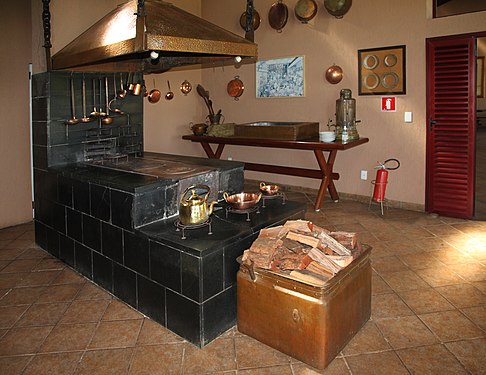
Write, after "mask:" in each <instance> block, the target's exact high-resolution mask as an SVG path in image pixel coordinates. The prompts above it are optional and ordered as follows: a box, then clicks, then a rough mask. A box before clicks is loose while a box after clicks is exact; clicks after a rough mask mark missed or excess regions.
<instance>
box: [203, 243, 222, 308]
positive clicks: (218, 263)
mask: <svg viewBox="0 0 486 375" xmlns="http://www.w3.org/2000/svg"><path fill="white" fill-rule="evenodd" d="M202 278H203V279H202V292H203V293H202V294H203V295H202V300H203V301H206V300H207V299H208V298H211V297H212V296H214V295H216V294H218V293H219V292H221V291H222V290H223V249H220V250H218V251H216V252H214V253H212V254H210V255H208V256H205V257H203V258H202Z"/></svg>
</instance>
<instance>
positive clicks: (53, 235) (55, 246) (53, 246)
mask: <svg viewBox="0 0 486 375" xmlns="http://www.w3.org/2000/svg"><path fill="white" fill-rule="evenodd" d="M46 250H47V252H48V253H49V254H51V255H53V256H55V257H56V258H59V233H58V232H57V231H56V230H55V229H52V228H47V241H46Z"/></svg>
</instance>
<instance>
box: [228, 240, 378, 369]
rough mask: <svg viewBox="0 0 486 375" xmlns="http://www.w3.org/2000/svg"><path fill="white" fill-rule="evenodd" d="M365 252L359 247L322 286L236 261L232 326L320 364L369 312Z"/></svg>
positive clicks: (368, 268) (343, 343)
mask: <svg viewBox="0 0 486 375" xmlns="http://www.w3.org/2000/svg"><path fill="white" fill-rule="evenodd" d="M370 251H371V248H370V247H364V250H363V252H362V253H361V254H360V255H359V256H358V257H357V258H356V259H355V260H354V261H353V262H352V263H351V264H349V265H348V266H347V267H346V268H344V269H343V270H342V271H341V272H339V273H338V274H337V275H336V276H334V277H333V278H331V279H330V280H329V281H328V282H327V283H326V284H325V285H324V287H315V286H312V285H309V284H304V283H302V282H299V281H296V280H292V279H289V278H287V277H285V276H281V275H280V274H277V273H274V272H271V271H268V270H263V269H260V268H255V269H253V270H249V269H247V268H246V267H245V266H243V265H241V266H240V270H239V271H238V275H237V310H238V312H237V319H238V330H239V331H240V332H242V333H244V334H246V335H248V336H251V337H253V338H255V339H257V340H258V341H260V342H262V343H264V344H266V345H268V346H271V347H272V348H274V349H277V350H279V351H281V352H283V353H285V354H288V355H289V356H291V357H294V358H296V359H298V360H300V361H302V362H305V363H307V364H309V365H311V366H313V367H316V368H318V369H323V368H325V367H326V366H327V365H328V364H329V363H330V362H331V361H332V360H333V359H334V357H335V356H336V355H337V354H338V353H339V352H340V351H341V350H342V349H343V348H344V346H346V344H347V343H348V342H349V340H350V339H351V338H352V337H353V336H354V335H355V334H356V333H357V332H358V331H359V330H360V329H361V327H362V326H363V325H364V324H365V323H366V322H367V321H368V319H369V317H370V314H371V264H370V259H369V255H370ZM253 278H254V280H253Z"/></svg>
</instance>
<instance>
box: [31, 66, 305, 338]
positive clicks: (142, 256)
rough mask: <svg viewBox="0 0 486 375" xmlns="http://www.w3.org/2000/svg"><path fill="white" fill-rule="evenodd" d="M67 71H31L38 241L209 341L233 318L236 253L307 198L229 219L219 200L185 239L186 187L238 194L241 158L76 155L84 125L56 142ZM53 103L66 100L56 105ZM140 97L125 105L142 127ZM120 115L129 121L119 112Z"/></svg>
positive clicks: (163, 320)
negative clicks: (180, 224)
mask: <svg viewBox="0 0 486 375" xmlns="http://www.w3.org/2000/svg"><path fill="white" fill-rule="evenodd" d="M69 77H70V76H69V75H67V74H66V73H57V72H53V73H48V74H41V75H40V76H38V77H36V76H34V100H33V112H34V117H35V118H34V121H35V124H34V192H35V235H36V242H37V244H38V245H39V246H41V247H42V248H44V249H45V250H47V251H48V252H49V253H51V254H52V255H54V256H55V257H57V258H59V259H61V260H63V261H64V262H65V263H67V264H68V265H70V266H71V267H73V268H74V269H76V270H77V271H78V272H80V273H81V274H83V275H84V276H86V277H87V278H89V279H91V280H93V281H94V282H95V283H97V284H98V285H100V286H101V287H103V288H104V289H106V290H108V291H109V292H111V293H113V294H114V295H115V296H117V297H118V298H120V299H122V300H123V301H125V302H127V303H128V304H130V305H131V306H133V307H134V308H136V309H138V310H139V311H140V312H142V313H144V314H146V315H147V316H149V317H150V318H152V319H154V320H155V321H157V322H159V323H160V324H162V325H164V326H166V327H167V328H168V329H170V330H172V331H173V332H175V333H177V334H178V335H180V336H182V337H184V338H185V339H187V340H188V341H190V342H191V343H193V344H195V345H197V346H199V347H203V346H204V345H206V344H207V343H209V342H210V341H211V340H213V339H214V338H216V337H217V336H219V335H220V334H221V333H223V332H224V331H226V330H227V329H229V328H230V327H232V326H233V325H234V324H235V322H236V272H237V270H238V267H239V266H238V264H237V262H236V258H237V257H238V256H239V255H241V254H242V252H243V251H244V250H245V249H246V248H248V247H249V246H250V245H251V243H252V242H253V241H254V239H255V238H256V237H257V236H258V232H259V230H260V229H261V228H264V227H268V226H273V225H278V224H280V223H283V222H285V221H286V220H288V219H296V218H302V217H303V216H304V213H305V205H304V204H302V203H298V202H293V201H286V204H285V205H282V204H281V202H280V200H275V201H273V202H270V204H266V206H267V207H265V208H261V209H260V213H259V214H256V213H252V214H251V220H250V222H247V221H246V215H229V216H227V215H226V212H225V210H224V208H223V207H221V206H215V212H214V214H213V215H211V228H212V234H209V233H208V229H207V227H202V228H198V229H189V230H186V232H185V237H186V238H185V239H183V238H182V236H181V232H180V231H177V228H176V226H175V221H176V220H177V217H178V215H177V214H178V204H179V199H180V195H181V192H182V191H183V190H184V189H185V188H186V187H187V186H189V185H191V184H195V183H203V184H206V185H210V186H211V190H212V197H211V199H218V198H221V194H222V192H223V191H227V192H228V193H234V192H241V191H242V190H243V164H242V163H238V162H231V161H225V160H214V159H201V158H194V157H187V156H181V155H168V154H154V153H143V152H138V153H137V154H135V155H131V156H130V157H127V158H121V159H119V160H117V161H116V162H114V161H113V160H108V161H103V160H96V161H94V162H93V161H90V162H88V161H86V160H79V158H80V157H81V155H82V153H80V151H79V150H80V148H79V139H80V137H81V136H80V134H82V133H83V130H82V129H81V128H80V127H82V126H83V125H75V127H76V128H75V129H74V128H73V129H64V130H65V131H64V135H63V136H65V137H66V139H64V140H63V141H62V142H61V143H59V144H54V143H51V141H52V140H55V139H58V138H59V137H57V136H54V135H55V134H61V133H63V131H62V130H63V128H62V126H65V125H62V126H61V125H60V123H62V120H63V118H66V116H68V115H67V114H66V113H69V112H68V110H67V108H68V107H66V103H64V101H66V100H68V99H65V96H66V95H68V92H63V91H62V90H61V89H60V88H59V87H58V86H62V87H69V85H68V82H69ZM78 79H79V76H78ZM50 91H53V92H54V94H52V95H51V94H50ZM36 95H37V96H36ZM56 98H57V99H56ZM59 98H61V99H59ZM56 100H61V101H62V103H61V105H60V107H58V102H56ZM137 100H138V99H137ZM136 103H138V104H137V105H136ZM136 103H135V104H134V103H133V102H132V103H131V104H130V103H129V104H128V105H127V107H126V108H124V110H127V109H131V110H132V111H134V112H135V114H134V115H133V116H132V117H133V118H138V119H139V121H140V122H139V123H138V124H139V125H137V126H139V129H138V134H141V132H142V130H143V127H142V126H141V119H142V118H143V116H141V115H140V113H141V112H142V108H140V106H142V104H141V103H143V102H142V101H141V100H139V101H136ZM44 106H45V107H46V108H44ZM53 107H55V108H53ZM64 107H66V108H64ZM142 107H143V106H142ZM63 108H64V110H63ZM56 116H57V117H56ZM117 122H118V123H119V125H120V126H124V124H123V123H122V119H117ZM87 126H93V125H92V124H91V125H87ZM74 130H76V131H74ZM115 133H116V131H115ZM46 134H47V136H43V135H46ZM141 140H142V138H140V139H138V142H140V145H141ZM56 142H57V141H56ZM142 149H143V148H142ZM71 150H73V153H71ZM58 151H59V152H58ZM59 153H60V154H59ZM123 159H126V160H125V161H123ZM168 172H171V173H168ZM257 189H258V187H255V190H257Z"/></svg>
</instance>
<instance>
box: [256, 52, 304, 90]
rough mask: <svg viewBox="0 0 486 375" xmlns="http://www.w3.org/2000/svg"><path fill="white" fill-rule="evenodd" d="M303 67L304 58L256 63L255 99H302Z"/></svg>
mask: <svg viewBox="0 0 486 375" xmlns="http://www.w3.org/2000/svg"><path fill="white" fill-rule="evenodd" d="M304 65H305V64H304V56H292V57H285V58H280V59H274V60H262V61H257V63H256V97H257V98H299V97H304V93H305V91H304V83H305V76H304Z"/></svg>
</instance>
